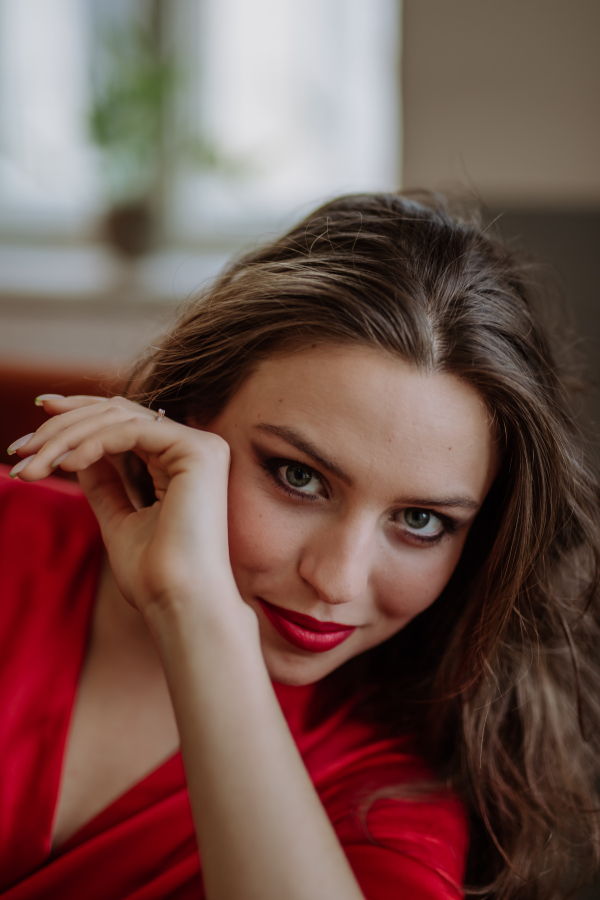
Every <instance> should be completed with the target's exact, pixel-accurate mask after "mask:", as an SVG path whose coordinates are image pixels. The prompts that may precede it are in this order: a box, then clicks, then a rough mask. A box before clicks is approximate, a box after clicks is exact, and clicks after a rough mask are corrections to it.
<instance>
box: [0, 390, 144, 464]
mask: <svg viewBox="0 0 600 900" xmlns="http://www.w3.org/2000/svg"><path fill="white" fill-rule="evenodd" d="M135 413H137V411H132V410H128V409H126V408H125V407H123V406H120V405H118V404H112V405H109V406H104V407H102V409H101V410H98V413H97V414H96V415H91V416H87V417H85V418H80V419H79V421H75V422H73V424H71V425H66V426H65V419H66V418H67V417H66V416H64V417H63V416H60V418H59V419H58V420H56V422H57V423H58V424H60V423H61V420H62V424H63V427H62V428H61V429H60V431H58V433H55V434H54V435H53V436H52V437H50V439H49V440H46V441H44V440H43V438H42V437H37V436H36V437H34V438H32V439H31V440H30V441H29V442H28V443H27V445H26V446H25V447H24V448H23V450H26V451H28V453H27V457H26V458H25V459H22V460H21V462H20V463H19V464H18V465H17V466H15V468H14V469H12V471H11V475H13V477H14V475H15V474H20V473H21V472H22V473H23V474H22V475H21V477H22V478H23V480H24V481H37V480H38V479H40V478H45V477H46V476H47V475H49V474H50V473H51V472H53V471H54V470H55V469H56V468H57V467H58V466H60V465H62V463H63V462H64V461H65V460H66V459H67V457H68V455H69V454H70V453H71V452H72V451H73V450H75V448H77V447H78V446H79V445H80V444H81V443H82V442H83V441H85V440H86V438H88V437H90V435H93V434H94V433H96V432H98V431H99V430H102V429H105V428H107V427H109V426H111V425H114V424H115V423H117V422H123V421H126V420H128V419H131V418H133V417H134V415H135ZM147 420H148V421H152V417H151V416H147ZM48 424H50V423H48ZM55 429H56V426H55ZM40 431H41V429H40ZM36 438H37V440H36ZM32 445H33V446H32ZM40 445H41V446H40ZM36 451H37V452H36ZM23 455H25V454H23ZM24 463H27V466H26V467H25V465H23V464H24ZM19 467H20V468H19ZM25 468H27V472H26V473H25ZM73 471H75V470H73Z"/></svg>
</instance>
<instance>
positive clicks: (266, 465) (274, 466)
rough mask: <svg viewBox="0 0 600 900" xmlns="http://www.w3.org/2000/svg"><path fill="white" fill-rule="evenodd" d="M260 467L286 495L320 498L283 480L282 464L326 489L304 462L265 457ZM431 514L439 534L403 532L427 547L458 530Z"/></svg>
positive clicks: (447, 519) (454, 524) (451, 521)
mask: <svg viewBox="0 0 600 900" xmlns="http://www.w3.org/2000/svg"><path fill="white" fill-rule="evenodd" d="M260 465H261V469H263V470H264V471H265V472H266V473H267V475H269V476H270V478H271V480H272V482H273V484H274V485H275V487H276V488H277V489H278V490H280V491H281V492H282V493H284V494H285V495H286V496H287V497H294V498H296V499H299V500H302V501H308V502H314V501H316V500H322V499H323V495H322V494H315V493H308V492H305V491H297V490H294V488H293V487H292V486H291V485H289V484H286V483H285V482H283V481H282V480H281V478H280V476H279V469H281V468H282V467H283V466H294V465H297V466H300V467H301V468H302V469H304V470H305V471H306V472H310V474H311V475H312V476H313V478H317V479H318V480H319V481H320V482H321V484H322V485H323V487H324V488H325V490H326V483H325V480H324V479H323V476H322V475H321V474H320V473H319V472H317V471H316V470H315V469H313V468H311V467H310V466H307V465H306V463H303V462H300V460H297V459H286V458H283V457H274V458H272V459H266V460H265V461H264V462H262V463H261V464H260ZM327 496H328V494H327V493H326V494H325V498H327ZM429 511H430V512H431V513H432V514H433V515H435V516H436V518H438V519H439V520H440V522H441V523H442V525H443V529H442V531H441V532H440V533H439V534H435V535H432V536H427V535H420V534H418V533H417V532H415V531H405V532H404V534H408V535H410V539H411V540H414V541H416V542H417V543H419V544H421V545H427V546H429V547H432V546H435V545H436V544H439V543H440V541H442V540H443V538H445V537H446V536H447V535H451V534H455V533H456V531H458V528H459V523H458V522H456V521H455V520H454V519H451V518H450V517H449V516H445V515H443V514H442V513H439V512H434V511H433V510H429Z"/></svg>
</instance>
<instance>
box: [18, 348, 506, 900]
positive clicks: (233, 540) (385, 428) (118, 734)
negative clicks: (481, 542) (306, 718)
mask: <svg viewBox="0 0 600 900" xmlns="http://www.w3.org/2000/svg"><path fill="white" fill-rule="evenodd" d="M44 405H45V408H46V410H47V411H48V412H50V413H51V414H53V415H54V418H53V419H51V420H50V421H49V422H47V423H46V424H45V425H44V426H42V428H41V429H40V430H39V432H38V433H37V434H36V435H35V437H34V438H32V439H31V441H29V442H28V443H27V444H26V445H25V446H24V447H22V448H21V449H20V450H19V451H18V452H19V455H21V456H23V457H27V458H28V459H30V461H29V462H28V464H27V465H26V467H25V468H24V469H22V470H21V471H20V472H19V473H17V474H18V475H19V477H21V478H22V479H23V480H25V481H35V480H38V479H40V478H43V477H45V476H46V475H48V474H49V473H50V472H51V471H52V466H51V464H52V462H53V461H54V460H56V459H57V458H59V457H61V456H62V455H63V454H64V453H66V452H68V451H72V452H71V453H70V455H69V456H68V457H66V458H65V459H64V460H63V462H62V463H61V465H62V468H64V469H66V470H69V471H77V472H78V473H79V477H80V480H81V483H82V486H83V488H84V490H85V491H86V494H87V496H88V499H89V501H90V504H91V506H92V508H93V509H94V511H95V513H96V515H97V517H98V520H99V523H100V527H101V529H102V533H103V538H104V541H105V544H106V546H107V551H108V557H109V560H110V570H109V569H107V570H106V571H105V574H104V576H103V579H102V581H101V584H100V590H99V598H98V604H97V608H96V616H95V619H94V626H93V631H92V641H91V646H90V652H89V654H88V659H87V660H86V665H85V667H84V671H83V673H82V678H81V682H80V690H79V698H78V703H77V706H76V709H75V714H74V717H73V724H72V729H71V734H70V737H69V742H68V747H67V753H66V759H65V764H64V773H63V786H62V788H61V797H60V800H59V807H58V812H57V817H56V822H55V840H56V842H57V843H59V842H60V840H61V839H64V838H65V837H66V836H68V834H69V833H70V832H72V831H73V830H75V828H76V827H79V826H80V825H81V824H83V821H85V818H84V819H83V821H82V815H84V816H85V815H86V814H87V817H88V818H89V814H90V810H94V811H96V812H97V811H98V810H99V809H100V808H102V806H103V805H106V803H108V802H110V801H111V800H112V799H114V797H115V796H116V794H115V791H117V793H120V792H121V791H122V790H124V789H125V788H126V787H128V786H129V785H130V784H131V783H133V782H135V781H136V780H137V779H138V778H139V777H142V776H143V775H144V774H145V773H146V772H147V771H148V769H149V768H153V767H154V765H156V764H158V763H159V762H160V761H161V760H162V759H164V758H165V756H166V755H168V754H169V753H170V752H172V751H173V749H174V747H173V744H174V742H175V740H176V733H178V734H179V737H180V740H181V749H182V754H183V759H184V764H185V767H186V775H187V781H188V789H189V794H190V801H191V805H192V811H193V814H194V821H195V825H196V831H197V836H198V842H199V847H200V852H201V855H202V860H203V874H204V880H205V885H206V891H207V897H208V898H209V900H225V898H227V900H253V898H259V897H260V898H261V900H276V898H281V897H282V896H285V897H288V898H290V900H308V898H310V900H319V898H323V900H325V898H327V900H336V898H340V900H342V898H344V900H358V898H361V897H362V896H363V895H362V893H361V891H360V888H359V887H358V885H357V884H356V881H355V879H354V876H353V874H352V872H351V870H350V868H349V866H348V863H347V861H346V857H345V856H344V854H343V851H342V850H341V847H340V846H339V844H338V842H337V838H336V836H335V834H334V832H333V830H332V828H331V825H330V823H329V820H328V819H327V817H326V815H325V813H324V810H323V808H322V806H321V804H320V801H319V799H318V797H317V795H316V793H315V791H314V788H313V785H312V783H311V782H310V779H309V777H308V775H307V773H306V770H305V768H304V765H303V763H302V760H301V759H300V757H299V755H298V752H297V749H296V747H295V744H294V742H293V740H292V738H291V735H290V733H289V730H288V728H287V725H286V723H285V720H284V719H283V716H282V714H281V710H280V708H279V705H278V703H277V701H276V698H275V696H274V693H273V690H272V687H271V681H270V679H271V678H273V679H275V680H278V681H282V682H286V683H291V684H305V683H310V682H313V681H315V680H318V679H320V678H322V677H324V675H326V674H327V673H328V672H331V671H332V670H333V669H335V668H337V667H338V666H339V665H340V664H341V663H342V662H344V661H345V660H346V659H349V658H350V657H352V656H354V655H356V654H358V653H361V652H362V651H363V650H365V649H367V648H368V647H372V646H374V645H376V644H378V643H380V642H381V641H383V640H385V639H386V638H387V637H389V636H391V635H392V634H394V633H395V632H397V631H398V630H399V629H400V628H402V627H403V626H404V625H405V624H406V623H407V622H408V621H410V619H412V618H413V617H414V616H415V615H417V614H418V613H419V612H421V611H422V610H423V609H425V608H426V607H427V606H429V605H430V604H431V603H432V602H433V601H434V600H435V598H436V597H437V596H438V595H439V593H440V591H441V590H442V589H443V587H444V586H445V584H446V583H447V581H448V579H449V577H450V575H451V573H452V571H453V569H454V567H455V565H456V563H457V561H458V559H459V557H460V553H461V550H462V547H463V545H464V541H465V538H466V536H467V533H468V530H469V528H470V527H471V526H472V524H473V522H474V519H475V516H476V513H477V510H478V509H479V507H480V506H481V503H482V502H483V500H484V498H485V495H486V493H487V491H488V490H489V487H490V485H491V483H492V481H493V478H494V475H495V472H496V469H497V459H496V453H495V448H494V442H493V437H492V434H491V430H490V427H489V422H488V416H487V412H486V409H485V407H484V405H483V403H482V402H481V400H480V398H479V397H478V395H477V394H476V393H475V392H474V391H473V390H472V389H471V388H470V387H469V386H467V385H466V384H464V383H463V382H461V381H459V380H458V379H456V378H454V377H452V376H449V375H443V374H434V373H429V374H424V373H420V372H417V371H416V370H414V369H413V368H411V367H410V366H408V365H407V364H406V363H404V362H402V361H401V360H398V359H395V358H392V357H391V356H388V355H385V354H383V353H380V352H377V351H374V350H371V349H360V348H342V347H320V348H310V349H307V350H304V351H302V352H298V353H296V354H293V355H291V356H288V357H286V358H275V359H271V360H268V361H266V362H264V363H263V364H261V365H260V366H259V367H258V369H257V370H256V371H255V372H254V373H253V375H251V376H250V377H249V378H248V379H247V380H246V382H245V383H244V384H243V385H242V387H241V388H240V390H239V391H238V393H237V394H236V395H235V397H234V398H233V399H232V400H231V402H230V403H229V404H228V406H227V407H226V409H225V410H224V411H223V412H222V414H221V415H220V416H218V418H217V419H216V420H215V421H214V422H212V423H211V425H210V427H209V429H207V430H204V431H200V430H199V429H196V428H194V427H188V426H184V425H179V424H177V423H173V422H170V421H169V420H168V419H165V420H164V421H163V422H160V423H158V422H156V421H155V414H153V413H151V412H149V411H147V410H143V409H141V408H140V407H136V406H135V404H131V403H129V402H128V401H123V400H112V401H104V400H100V399H99V398H81V397H79V398H65V399H62V400H61V399H54V400H50V401H46V402H45V404H44ZM190 424H192V425H193V423H190ZM308 445H310V448H309V447H308ZM127 450H134V451H135V452H136V453H138V454H139V455H140V456H141V457H142V458H143V459H144V460H145V461H146V462H147V464H148V467H149V471H150V473H151V474H152V476H153V478H154V481H155V487H156V491H157V496H158V500H159V502H158V503H156V504H155V505H154V506H153V507H151V508H149V509H141V510H136V509H135V508H134V506H132V503H131V501H130V499H129V497H128V496H127V493H126V491H125V490H124V488H123V484H122V481H121V479H120V477H119V475H118V468H119V458H120V454H122V453H123V452H125V451H127ZM273 459H276V460H277V463H278V464H277V465H275V464H274V463H273V462H269V460H271V461H272V460H273ZM282 460H283V461H284V462H281V461H282ZM230 462H231V468H229V466H230ZM290 464H292V465H293V466H295V467H296V470H298V468H302V467H304V468H303V471H304V472H305V476H308V483H307V484H306V485H305V486H304V489H303V490H301V491H300V492H299V493H290V486H289V484H288V485H287V487H286V485H285V478H286V473H287V472H288V466H289V465H290ZM265 466H266V467H267V468H268V469H269V471H265ZM278 479H279V480H278ZM281 479H283V482H282V481H281ZM307 493H309V494H311V499H307V498H306V497H305V496H304V495H305V494H307ZM227 506H229V522H228V521H227ZM415 507H419V508H420V509H421V510H422V511H426V512H428V513H429V515H430V516H431V517H432V518H431V519H430V522H429V524H428V525H427V528H426V529H425V531H426V532H427V533H428V534H433V536H434V537H435V536H436V534H437V533H439V534H440V540H435V541H433V542H427V543H424V542H423V532H422V530H419V529H415V528H413V527H410V526H409V524H408V521H407V519H406V513H407V510H411V509H414V508H415ZM409 520H410V521H411V522H412V521H413V519H411V518H410V513H409ZM450 520H452V522H453V523H454V524H453V527H452V528H451V529H450V530H446V532H445V533H442V532H444V528H443V525H442V522H444V521H446V522H448V521H450ZM113 576H114V577H113ZM123 598H124V600H125V601H127V603H128V604H130V605H129V606H127V605H126V604H125V603H124V602H123ZM259 598H262V599H265V600H268V601H269V602H271V603H275V604H276V605H279V606H282V607H285V608H287V609H289V610H295V611H297V612H302V613H305V614H308V615H310V616H313V617H315V618H318V619H321V620H322V621H330V622H336V623H343V624H346V625H353V626H356V630H355V631H354V632H353V634H352V635H351V637H350V638H348V639H347V640H346V641H344V642H343V643H342V644H340V645H339V646H338V647H336V648H334V649H331V650H328V651H326V652H325V653H320V654H314V653H310V652H308V651H305V650H299V649H297V648H295V647H293V646H292V645H291V644H289V643H288V642H287V641H285V640H284V639H283V638H282V637H281V636H280V635H279V634H278V633H277V632H276V631H275V630H274V629H273V627H272V626H271V624H270V623H269V621H268V620H267V619H266V617H265V615H264V613H263V611H262V608H261V607H260V604H259ZM115 660H116V661H117V663H115ZM223 660H227V665H223ZM115 665H116V666H117V670H118V671H116V674H115ZM111 666H112V669H113V671H112V675H110V674H109V673H110V669H111ZM140 671H142V672H143V673H145V674H144V675H143V676H140ZM167 689H168V692H169V695H170V698H171V704H169V703H168V702H166V697H167ZM128 711H129V713H131V718H130V719H129V720H128ZM134 712H135V714H134ZM157 721H160V723H161V727H160V728H157ZM115 723H116V726H118V727H116V726H115ZM111 729H112V730H111ZM98 734H105V735H111V737H110V739H109V738H106V739H105V741H104V743H103V746H102V752H100V751H98V750H94V747H95V743H94V735H96V736H97V735H98ZM148 748H150V750H149V749H148ZM101 761H103V762H101ZM107 761H108V762H107ZM102 766H104V769H102ZM99 770H102V772H101V774H102V777H100V778H96V777H95V776H94V773H95V772H96V773H97V772H98V771H99ZM249 772H250V773H252V777H251V778H248V773H249ZM82 810H83V813H82ZM91 814H93V813H91Z"/></svg>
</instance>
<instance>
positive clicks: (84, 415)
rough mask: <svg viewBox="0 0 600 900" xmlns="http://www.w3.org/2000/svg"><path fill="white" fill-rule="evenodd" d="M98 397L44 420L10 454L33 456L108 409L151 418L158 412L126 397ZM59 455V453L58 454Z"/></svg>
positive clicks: (15, 443)
mask: <svg viewBox="0 0 600 900" xmlns="http://www.w3.org/2000/svg"><path fill="white" fill-rule="evenodd" d="M70 399H72V398H70V397H66V398H65V400H70ZM74 399H77V398H74ZM85 399H87V400H89V399H91V398H89V397H87V398H85ZM96 399H97V400H98V402H95V403H93V404H85V405H84V406H79V407H74V408H73V409H71V410H69V411H66V412H63V413H59V414H57V415H55V416H54V418H52V419H49V420H48V421H47V422H44V424H43V425H41V426H40V427H39V428H38V430H37V431H36V432H35V433H34V434H33V435H31V436H29V435H26V436H25V437H26V438H27V440H25V439H24V438H19V439H17V440H16V441H14V442H13V443H12V444H11V445H10V447H9V448H8V453H9V455H12V454H13V453H18V455H19V456H21V457H25V456H33V454H35V453H38V451H39V450H41V448H42V447H43V446H44V444H46V443H48V442H49V441H51V440H52V439H53V438H55V437H56V436H57V435H59V434H61V432H64V431H65V430H66V429H67V428H69V427H71V426H73V425H76V424H77V423H79V422H83V421H87V420H93V419H94V418H98V417H99V416H100V415H101V414H103V413H104V412H106V410H110V409H119V410H125V411H126V412H127V413H128V414H129V415H138V416H139V415H147V416H148V417H149V418H156V413H154V412H152V411H151V410H148V409H146V408H145V407H143V406H140V405H139V404H138V403H133V402H132V401H131V400H127V399H125V398H124V397H113V398H112V399H110V400H107V399H106V398H96ZM21 442H23V443H21ZM73 446H75V445H73ZM68 449H72V447H69V448H68ZM58 455H59V454H57V456H58ZM55 458H56V457H55Z"/></svg>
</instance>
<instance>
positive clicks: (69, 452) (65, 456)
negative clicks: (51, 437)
mask: <svg viewBox="0 0 600 900" xmlns="http://www.w3.org/2000/svg"><path fill="white" fill-rule="evenodd" d="M72 452H73V451H72V450H67V452H66V453H61V455H60V456H59V457H58V459H55V460H54V462H53V463H52V468H53V469H55V468H56V467H57V466H60V464H61V462H64V461H65V459H66V458H67V456H70V455H71V453H72Z"/></svg>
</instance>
